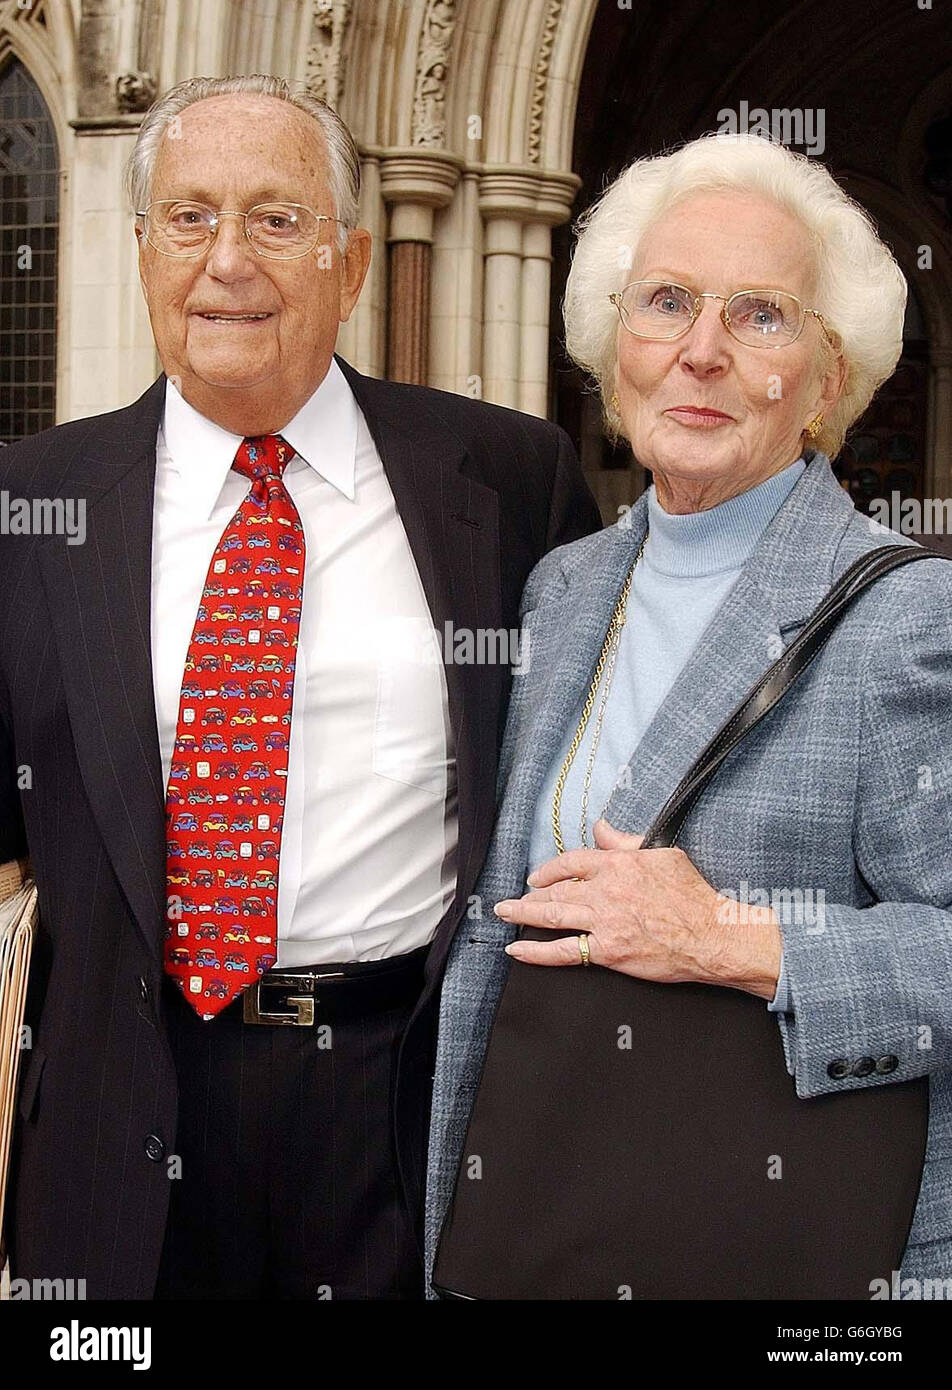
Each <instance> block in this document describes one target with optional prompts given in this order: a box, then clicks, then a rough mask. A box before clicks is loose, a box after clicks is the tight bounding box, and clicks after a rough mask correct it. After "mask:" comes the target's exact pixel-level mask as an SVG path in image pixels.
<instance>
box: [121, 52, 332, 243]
mask: <svg viewBox="0 0 952 1390" xmlns="http://www.w3.org/2000/svg"><path fill="white" fill-rule="evenodd" d="M234 95H240V96H265V97H274V98H275V99H276V100H277V101H286V102H288V104H289V105H291V106H296V107H297V109H298V110H299V111H303V112H304V113H305V114H306V115H308V116H311V117H312V118H313V119H314V120H315V121H316V122H317V124H318V125H319V126H320V128H321V133H322V134H323V136H324V145H325V148H326V150H327V177H328V182H329V184H330V189H331V196H332V197H333V199H334V215H335V216H336V217H338V218H339V219H340V222H341V223H343V226H339V227H338V229H337V230H338V245H339V246H340V249H341V250H343V249H344V247H345V246H346V245H347V238H348V229H349V228H351V227H356V225H357V205H358V199H359V197H360V159H359V156H358V153H357V147H356V145H355V144H354V138H353V136H352V135H351V133H350V131H349V130H348V129H347V126H346V125H345V124H344V122H343V121H342V120H341V118H340V116H338V114H337V112H336V111H335V110H334V109H333V107H331V106H328V105H327V103H326V102H324V101H321V99H320V98H319V97H315V96H312V95H311V94H310V92H307V91H304V90H301V91H296V90H295V89H294V88H293V87H292V86H291V84H290V83H289V82H287V81H285V79H284V78H283V77H268V76H265V75H263V74H261V73H255V74H253V75H250V76H248V77H190V78H188V79H187V81H185V82H179V83H178V85H177V86H175V87H171V88H170V89H169V90H168V91H167V92H166V93H165V95H164V96H162V97H159V99H158V101H155V102H153V103H152V105H151V106H150V107H149V109H148V111H147V112H146V113H145V115H144V116H143V118H142V124H141V125H140V127H139V135H138V139H137V140H136V143H135V147H134V149H133V151H132V154H131V155H130V156H129V160H128V163H127V164H126V193H127V196H128V198H129V202H130V203H131V205H132V211H133V212H138V211H141V210H142V209H143V208H145V207H147V206H148V204H149V200H150V198H151V195H152V177H153V174H154V171H155V160H156V156H157V154H158V152H159V145H160V144H161V142H162V137H163V136H164V135H165V132H166V129H167V127H168V125H169V123H170V122H171V121H173V120H174V119H175V117H176V116H179V115H181V113H182V112H183V111H184V110H185V109H186V107H188V106H193V105H194V104H195V102H197V101H205V99H206V98H207V97H221V96H234Z"/></svg>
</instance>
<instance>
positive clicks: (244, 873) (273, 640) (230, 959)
mask: <svg viewBox="0 0 952 1390" xmlns="http://www.w3.org/2000/svg"><path fill="white" fill-rule="evenodd" d="M293 454H294V450H293V449H292V448H291V446H290V445H289V444H287V443H286V442H285V441H284V440H283V439H282V438H281V436H280V435H274V434H269V435H265V436H263V437H262V438H259V439H245V440H243V441H242V443H241V445H240V447H239V449H238V452H237V454H236V455H235V461H234V463H233V464H232V467H233V468H234V469H236V471H237V472H239V473H243V474H244V475H245V477H247V478H250V479H251V480H252V485H251V491H250V492H249V493H248V496H247V497H246V498H245V500H244V501H243V502H242V504H241V506H240V507H239V508H238V510H237V511H236V512H235V514H234V516H233V517H232V519H231V521H230V522H229V523H228V525H227V526H226V527H225V531H224V534H223V535H222V537H221V540H220V541H219V542H218V545H217V547H216V549H215V553H214V555H213V556H212V561H211V564H210V566H209V569H208V577H207V579H206V580H205V588H204V590H203V592H202V599H201V603H200V605H199V609H198V615H197V617H196V619H195V627H194V630H193V632H192V640H191V643H190V644H189V649H188V658H187V660H186V662H185V675H184V679H183V682H182V695H181V699H180V702H179V715H178V726H177V729H176V738H175V750H174V753H173V756H172V766H171V771H170V774H169V788H168V796H167V802H166V836H167V844H166V853H167V895H168V909H167V912H166V918H167V920H166V928H165V951H164V958H165V969H166V971H167V973H168V974H169V975H170V976H171V977H172V978H173V979H174V980H175V981H176V983H177V984H178V985H179V987H180V988H181V989H182V991H183V993H184V995H185V998H186V999H187V1000H188V1001H189V1003H190V1004H191V1005H192V1006H193V1008H194V1009H195V1010H196V1012H198V1013H199V1014H201V1015H202V1017H203V1018H206V1019H208V1018H212V1017H213V1016H214V1015H215V1014H217V1013H219V1012H220V1011H221V1010H222V1009H224V1008H225V1007H226V1005H228V1004H230V1003H231V1001H232V999H234V998H235V997H236V995H238V994H240V993H241V991H242V990H243V989H245V988H246V987H247V986H248V985H249V984H251V983H252V981H255V980H257V979H258V977H259V976H260V975H263V974H264V972H265V971H266V970H269V969H270V968H271V967H272V966H273V965H274V962H275V957H276V953H277V952H276V945H275V943H276V941H277V901H278V858H279V854H280V849H281V829H282V825H283V822H284V797H285V786H286V779H287V773H288V751H289V748H290V734H291V694H292V689H293V686H294V658H295V651H296V648H297V641H298V628H299V626H300V621H301V596H302V593H303V587H304V528H303V526H302V525H301V518H300V516H299V515H298V511H297V508H296V507H295V505H294V502H293V501H292V500H291V497H290V495H289V493H288V491H287V489H286V487H285V486H284V483H283V482H282V479H281V475H282V473H283V472H284V467H285V464H286V463H287V462H288V460H289V459H290V458H291V457H292V456H293Z"/></svg>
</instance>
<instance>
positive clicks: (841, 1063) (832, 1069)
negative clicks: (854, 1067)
mask: <svg viewBox="0 0 952 1390" xmlns="http://www.w3.org/2000/svg"><path fill="white" fill-rule="evenodd" d="M826 1074H827V1076H829V1077H831V1078H832V1079H833V1080H834V1081H842V1080H843V1077H844V1076H849V1074H850V1064H849V1062H847V1061H845V1060H844V1058H842V1057H837V1058H836V1060H835V1061H833V1062H831V1063H830V1065H829V1066H828V1067H827V1069H826Z"/></svg>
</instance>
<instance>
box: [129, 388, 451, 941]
mask: <svg viewBox="0 0 952 1390" xmlns="http://www.w3.org/2000/svg"><path fill="white" fill-rule="evenodd" d="M280 433H281V435H282V437H283V438H284V439H285V440H287V442H288V444H290V445H291V447H292V448H293V449H294V451H295V453H294V457H293V458H292V459H291V460H290V462H289V463H288V464H287V467H286V469H285V473H284V481H285V484H286V486H287V490H288V492H289V493H290V495H291V497H292V498H293V499H294V503H295V505H296V507H297V509H298V512H299V513H300V517H301V522H302V524H303V526H304V535H305V570H304V597H303V602H302V605H301V625H300V630H299V634H298V647H297V658H296V663H295V674H294V696H293V704H292V720H291V746H290V761H289V767H288V778H287V790H286V799H285V808H284V825H283V831H282V836H281V852H280V868H279V874H278V899H277V914H278V948H277V967H279V968H280V967H282V966H283V967H285V968H289V967H293V966H303V965H310V964H318V963H321V964H325V963H328V962H331V961H345V960H378V959H381V958H383V957H385V956H393V955H400V954H403V953H405V952H407V951H412V950H414V949H415V948H416V947H418V946H422V945H424V944H425V943H426V942H427V941H429V940H430V939H431V938H432V936H433V933H434V931H435V928H436V926H437V924H438V922H439V920H440V918H441V917H442V916H443V913H444V912H445V910H446V908H447V907H448V906H449V904H450V902H451V900H452V897H453V893H454V890H455V884H456V859H457V834H458V825H457V812H456V760H455V748H454V746H453V732H452V727H451V725H450V719H449V709H448V703H447V689H446V673H445V670H444V667H443V663H442V661H441V660H440V656H439V646H438V639H437V635H436V632H435V630H434V627H433V620H432V617H431V615H430V611H429V607H428V605H427V601H426V596H425V593H424V590H423V586H422V584H421V582H420V576H419V572H418V570H417V567H416V564H415V562H414V559H413V554H412V551H411V549H410V544H409V541H408V540H407V536H406V532H405V530H404V527H403V523H402V521H401V519H400V515H399V513H398V511H397V508H396V503H395V501H394V497H393V493H392V492H391V489H390V484H389V483H388V481H387V476H386V474H385V472H384V468H383V464H382V463H381V460H380V456H379V454H378V453H377V449H376V446H375V444H374V441H373V439H372V437H371V434H370V431H369V429H368V428H367V423H366V421H365V420H364V417H363V415H362V414H361V412H360V409H359V407H358V405H357V402H356V400H355V398H354V395H353V392H352V391H351V389H350V386H349V385H348V383H347V380H346V378H345V376H344V374H343V372H342V371H341V370H340V368H339V366H338V365H337V363H336V362H334V361H332V362H331V366H330V369H329V371H328V372H327V375H326V376H325V378H324V380H323V381H322V382H321V384H320V386H319V387H318V388H317V390H316V391H315V392H314V394H313V396H311V398H310V399H309V400H308V401H307V402H306V403H305V405H304V406H303V407H302V408H301V410H300V411H299V412H298V413H297V415H295V416H294V418H293V420H291V421H290V423H289V424H288V425H287V426H286V427H285V428H284V429H282V430H281V431H280ZM240 443H241V437H240V436H239V435H234V434H230V433H229V432H228V431H227V430H224V429H222V428H221V427H220V426H219V425H216V424H214V423H213V422H212V421H211V420H208V419H206V418H205V417H204V416H203V415H200V414H199V412H198V411H197V410H195V409H194V408H193V407H192V406H190V405H189V404H188V402H187V401H185V400H184V398H183V397H182V395H181V394H180V392H179V391H178V390H177V389H176V388H175V386H174V385H173V384H172V383H171V382H169V383H168V384H167V386H166V395H165V409H164V414H163V419H162V422H161V424H160V427H159V432H158V438H157V441H156V475H155V496H154V508H153V540H152V663H153V673H154V689H155V708H156V719H157V723H158V732H159V747H160V750H161V754H162V769H163V774H164V784H165V787H166V789H167V788H168V780H169V767H170V764H171V760H172V749H173V745H174V742H175V734H176V725H177V720H178V712H179V703H180V695H181V687H182V679H183V675H184V669H185V660H186V657H187V654H188V647H189V642H190V640H191V636H192V629H193V627H194V625H195V617H196V614H197V611H198V606H199V602H200V599H201V594H202V590H203V587H204V584H205V579H206V576H207V573H208V567H209V564H210V563H211V558H212V555H213V553H214V551H215V547H216V546H217V544H218V541H219V540H220V539H221V536H222V535H223V533H224V531H225V528H226V526H227V524H228V522H229V521H230V519H231V517H232V516H233V515H234V513H235V511H236V509H237V508H238V507H239V506H240V505H241V502H242V501H243V499H244V497H245V496H246V494H247V493H248V491H249V488H250V483H249V480H248V479H247V478H245V477H242V476H241V474H239V473H236V472H234V471H233V470H232V467H231V465H232V462H233V461H234V457H235V453H236V451H237V449H238V445H239V444H240ZM290 558H291V559H294V558H295V557H293V556H292V557H290Z"/></svg>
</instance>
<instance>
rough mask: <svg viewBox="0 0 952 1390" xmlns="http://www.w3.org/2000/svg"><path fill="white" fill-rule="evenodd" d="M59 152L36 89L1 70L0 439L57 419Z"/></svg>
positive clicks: (18, 66) (22, 75) (21, 70)
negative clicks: (1, 381) (0, 383)
mask: <svg viewBox="0 0 952 1390" xmlns="http://www.w3.org/2000/svg"><path fill="white" fill-rule="evenodd" d="M58 250H59V151H58V148H57V143H56V135H55V132H54V128H53V122H52V119H51V117H50V113H49V110H48V109H47V106H46V103H45V102H44V100H43V97H42V96H41V94H40V90H39V87H38V86H37V84H36V83H35V82H34V81H33V78H32V77H31V76H30V74H29V72H28V71H27V69H26V68H25V67H24V65H23V64H22V63H21V62H20V61H19V60H18V59H16V58H9V59H8V60H7V62H6V63H5V64H4V65H3V67H2V69H0V374H2V377H3V390H2V391H0V441H2V442H3V443H4V444H11V443H13V442H14V441H15V440H18V439H22V438H23V437H24V436H25V435H28V434H35V433H36V432H37V431H38V430H42V429H46V428H48V427H49V426H50V425H52V424H53V423H54V421H55V417H56V320H57V257H58Z"/></svg>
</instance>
